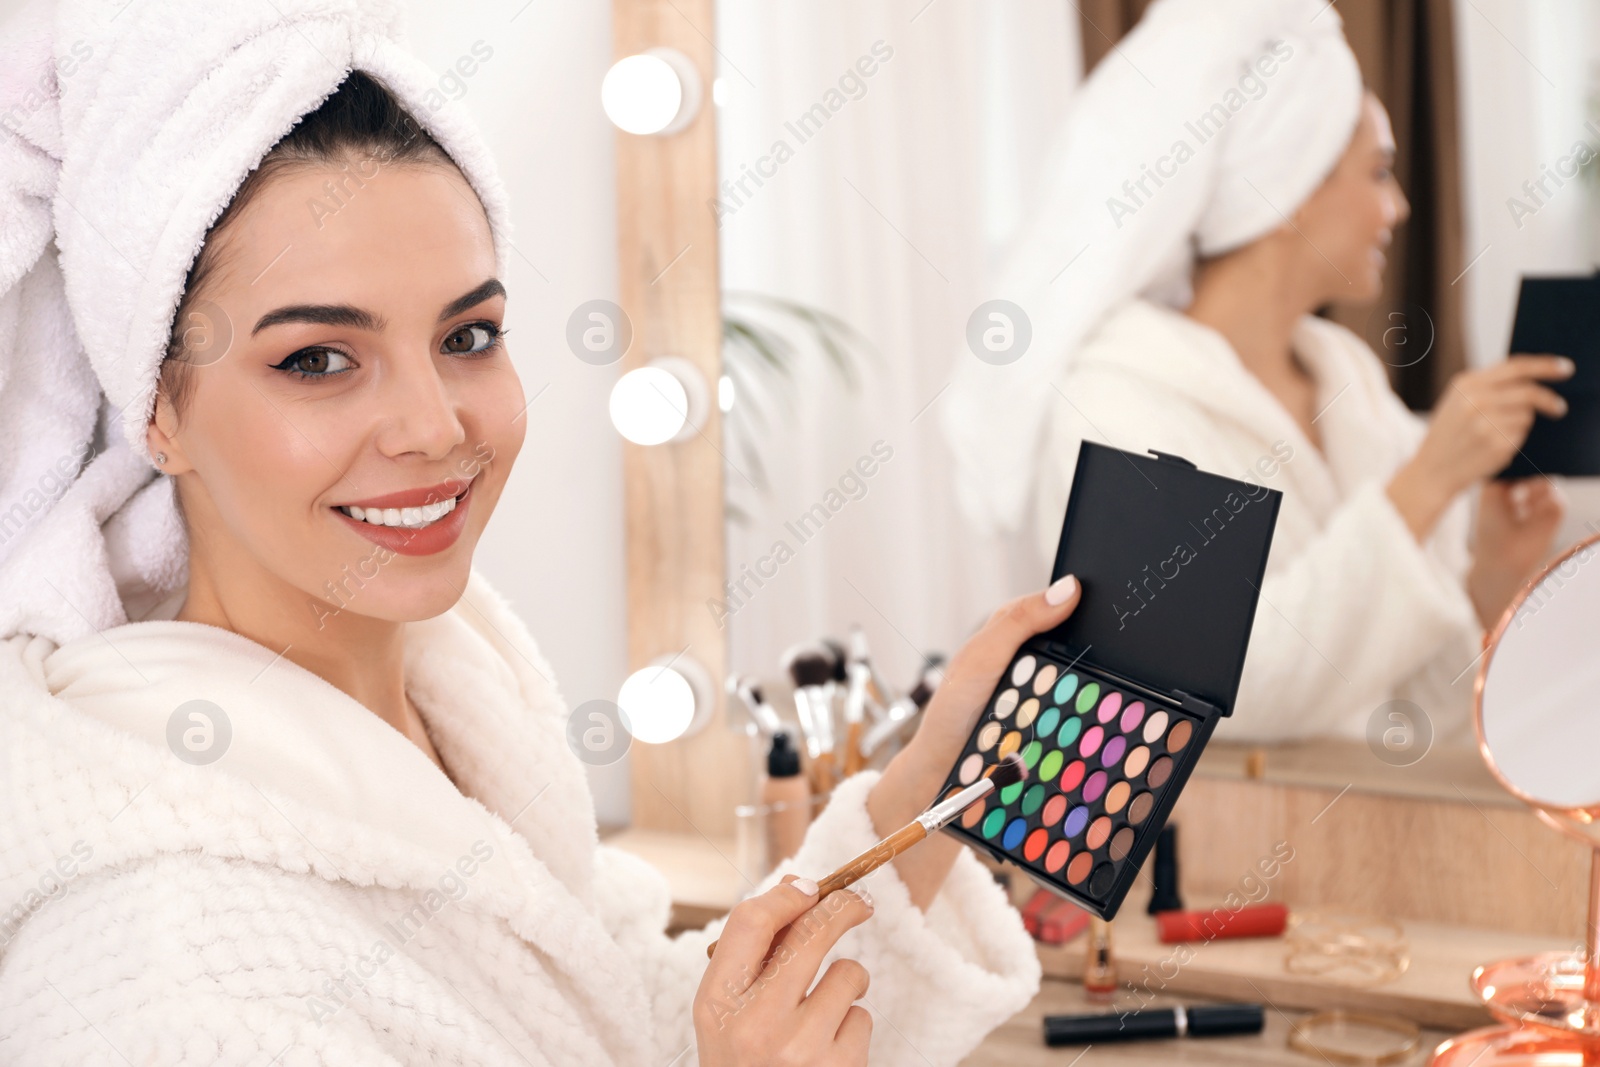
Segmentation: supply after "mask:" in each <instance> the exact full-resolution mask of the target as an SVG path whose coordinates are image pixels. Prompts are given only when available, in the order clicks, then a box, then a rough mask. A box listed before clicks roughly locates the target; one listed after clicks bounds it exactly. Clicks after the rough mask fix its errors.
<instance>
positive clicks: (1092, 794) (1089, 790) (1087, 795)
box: [1083, 771, 1106, 803]
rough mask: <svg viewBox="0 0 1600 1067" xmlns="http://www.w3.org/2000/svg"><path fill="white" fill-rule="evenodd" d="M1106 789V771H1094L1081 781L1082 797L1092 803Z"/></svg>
mask: <svg viewBox="0 0 1600 1067" xmlns="http://www.w3.org/2000/svg"><path fill="white" fill-rule="evenodd" d="M1105 791H1106V772H1105V771H1095V772H1094V773H1093V774H1091V775H1089V780H1088V781H1087V782H1084V783H1083V799H1084V800H1087V801H1089V802H1090V803H1093V802H1094V801H1096V800H1099V799H1100V798H1101V796H1103V795H1104V794H1105Z"/></svg>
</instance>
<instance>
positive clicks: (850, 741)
mask: <svg viewBox="0 0 1600 1067" xmlns="http://www.w3.org/2000/svg"><path fill="white" fill-rule="evenodd" d="M865 765H866V760H864V759H862V758H861V723H858V722H853V723H850V724H849V725H848V726H846V727H845V728H844V776H845V777H846V778H848V777H850V776H851V775H852V774H855V773H856V772H857V771H859V770H861V768H862V767H864V766H865Z"/></svg>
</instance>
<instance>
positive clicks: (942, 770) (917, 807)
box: [867, 574, 1080, 910]
mask: <svg viewBox="0 0 1600 1067" xmlns="http://www.w3.org/2000/svg"><path fill="white" fill-rule="evenodd" d="M1079 593H1080V589H1079V586H1078V580H1077V579H1076V578H1074V577H1073V576H1072V575H1070V574H1069V575H1067V576H1066V577H1065V578H1062V579H1061V580H1060V581H1058V582H1056V583H1055V584H1054V585H1052V586H1051V587H1050V588H1049V589H1046V590H1044V591H1042V592H1038V593H1030V594H1029V595H1027V596H1024V597H1018V598H1017V599H1016V600H1013V601H1011V602H1010V603H1009V604H1006V605H1004V606H1003V607H1001V608H1000V610H998V611H996V612H995V613H994V614H993V615H991V616H989V621H988V622H986V623H985V624H984V625H983V628H982V629H981V630H979V631H978V632H977V633H976V634H974V635H973V636H972V638H971V639H970V640H968V641H967V643H966V644H964V645H962V646H961V650H960V651H959V652H957V653H956V654H955V656H954V657H953V658H952V659H951V660H950V662H949V663H948V664H946V666H945V668H944V680H943V681H941V682H940V683H939V688H938V689H937V690H935V691H934V694H933V699H932V700H930V701H929V702H928V706H927V707H926V708H924V709H923V712H922V722H921V723H919V724H918V726H917V732H916V734H915V736H913V737H912V739H911V741H910V743H909V744H907V745H906V747H905V748H904V749H902V750H901V751H900V752H899V753H898V754H896V756H895V757H894V759H893V760H891V761H890V762H889V766H888V767H886V768H885V769H884V772H883V776H882V777H881V778H879V779H878V784H877V785H875V786H873V787H872V793H871V795H869V796H868V797H867V811H868V812H869V813H870V814H871V815H872V825H873V827H874V828H875V829H876V830H877V831H878V833H879V834H881V835H887V834H891V833H893V832H894V831H896V830H898V829H900V827H902V826H904V825H905V824H906V823H908V822H910V821H911V820H912V819H915V818H916V817H917V816H918V815H920V814H922V811H923V809H924V808H926V807H927V806H928V805H929V804H931V803H933V801H934V800H935V799H936V797H935V794H936V793H937V792H938V791H939V787H940V786H941V785H943V784H944V780H945V778H946V776H948V775H949V773H950V768H951V767H953V766H954V765H955V762H956V760H957V759H958V758H959V757H960V755H961V750H962V749H963V748H964V747H965V745H966V743H967V738H969V737H971V736H972V729H973V727H974V726H976V725H977V724H978V717H979V716H980V715H982V714H983V709H984V706H985V704H986V703H987V702H988V700H989V697H990V695H991V694H993V693H994V689H995V686H996V685H998V684H999V682H1000V675H1001V673H1002V672H1003V671H1004V670H1005V669H1006V668H1007V667H1009V666H1010V665H1011V660H1012V658H1013V657H1014V656H1015V655H1016V654H1017V649H1018V648H1019V647H1021V645H1022V643H1023V642H1024V641H1026V640H1027V639H1028V638H1030V637H1032V636H1033V635H1034V634H1037V633H1042V632H1044V631H1045V630H1049V629H1051V628H1053V627H1056V626H1059V625H1061V623H1063V622H1065V621H1066V619H1067V616H1069V615H1071V614H1072V612H1073V609H1074V608H1076V607H1077V606H1078V597H1079ZM960 848H961V845H960V844H959V843H957V842H956V841H954V840H953V839H951V838H949V837H947V836H945V835H943V834H941V835H937V836H936V837H934V838H931V839H929V840H928V841H925V842H924V843H922V844H920V845H918V846H917V847H916V848H914V849H911V850H909V851H907V852H904V853H902V854H900V855H899V856H896V857H895V860H894V865H895V872H896V873H897V874H899V876H900V880H901V881H902V882H904V883H905V885H906V888H907V890H909V891H910V894H911V901H912V903H914V904H915V905H916V906H917V907H919V908H922V909H924V910H926V909H927V907H928V905H929V904H930V903H932V901H933V898H934V896H935V895H936V894H937V893H938V892H939V887H940V886H941V885H943V884H944V879H945V875H947V874H949V873H950V865H951V864H953V863H954V862H955V859H956V856H957V854H958V853H959V850H960Z"/></svg>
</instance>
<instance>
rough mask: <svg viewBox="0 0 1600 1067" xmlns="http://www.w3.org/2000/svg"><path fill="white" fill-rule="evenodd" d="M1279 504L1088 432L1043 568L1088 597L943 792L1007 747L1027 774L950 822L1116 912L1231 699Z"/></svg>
mask: <svg viewBox="0 0 1600 1067" xmlns="http://www.w3.org/2000/svg"><path fill="white" fill-rule="evenodd" d="M1282 499H1283V494H1282V493H1280V492H1279V491H1277V490H1276V489H1268V488H1266V487H1265V486H1263V485H1260V484H1258V483H1255V482H1245V481H1239V480H1237V479H1234V478H1225V477H1222V476H1221V475H1216V474H1209V473H1206V472H1204V471H1200V470H1197V469H1196V468H1195V466H1194V464H1192V463H1190V462H1189V461H1188V460H1186V459H1182V458H1181V457H1178V456H1171V455H1167V454H1164V453H1159V452H1152V453H1151V454H1150V455H1140V454H1139V453H1136V452H1127V451H1123V450H1122V449H1118V448H1110V447H1107V446H1105V445H1100V444H1096V443H1094V442H1092V441H1085V442H1084V443H1083V446H1082V448H1081V450H1080V451H1079V453H1078V464H1077V469H1076V473H1075V474H1074V475H1073V479H1072V493H1071V496H1070V498H1069V499H1068V501H1067V513H1066V517H1065V518H1064V519H1063V521H1062V525H1061V541H1060V544H1059V546H1058V548H1057V550H1056V562H1055V569H1054V570H1053V572H1052V575H1051V577H1052V580H1054V579H1056V578H1060V577H1062V576H1063V575H1067V574H1073V575H1076V576H1077V578H1078V580H1079V582H1081V583H1082V585H1083V593H1082V599H1081V600H1080V601H1079V603H1078V607H1077V609H1076V610H1075V611H1074V612H1073V613H1072V615H1071V616H1070V617H1069V618H1068V619H1067V621H1066V622H1065V623H1063V624H1062V625H1060V626H1058V627H1056V628H1055V629H1054V630H1050V631H1048V632H1046V633H1043V634H1038V635H1036V636H1035V637H1033V638H1030V639H1029V640H1028V641H1027V642H1026V643H1024V644H1023V646H1022V647H1021V648H1020V649H1018V651H1017V655H1016V657H1015V658H1014V659H1013V660H1012V662H1011V665H1010V666H1009V667H1008V668H1007V669H1006V672H1005V674H1004V675H1003V676H1002V677H1001V679H1000V684H999V686H998V687H997V688H996V689H995V691H994V693H993V694H992V695H991V696H990V698H989V702H988V704H987V705H986V706H985V707H984V710H983V714H982V716H981V717H980V718H979V720H978V725H977V727H976V728H975V729H974V730H973V733H972V736H971V737H970V738H969V739H968V740H967V745H966V748H965V749H964V750H963V752H962V755H961V758H960V759H959V760H958V761H957V762H956V765H955V767H954V768H952V770H951V771H950V776H949V779H948V780H947V781H946V782H945V786H944V788H942V789H941V790H940V794H941V797H948V796H950V795H952V794H953V793H954V792H956V791H957V790H959V789H961V788H962V787H964V786H967V785H970V784H971V783H973V782H975V781H977V780H978V778H980V777H983V776H986V775H988V774H990V773H992V772H993V769H994V766H995V765H996V764H997V763H998V762H999V761H1000V760H1001V759H1004V758H1005V757H1006V756H1008V755H1010V754H1011V753H1013V752H1015V753H1019V754H1020V755H1021V756H1022V758H1023V760H1024V761H1025V762H1026V763H1027V765H1028V778H1027V780H1026V781H1024V782H1022V783H1020V784H1018V785H1013V786H1008V787H1006V788H1005V789H1002V790H1000V792H999V794H998V795H997V796H990V797H989V798H987V799H986V800H984V801H980V802H979V803H977V804H974V805H973V806H972V807H971V808H969V809H967V811H965V812H964V813H962V816H961V818H960V819H958V820H957V821H956V822H954V823H952V824H951V825H950V827H949V828H948V829H949V832H951V833H954V834H956V835H957V836H959V837H960V838H962V839H963V840H965V841H966V842H968V843H969V844H972V845H974V846H977V847H978V848H981V849H983V850H985V851H987V852H989V853H991V854H992V855H994V856H995V858H996V859H999V860H1002V861H1005V862H1008V863H1012V864H1014V865H1016V866H1018V867H1020V868H1022V870H1024V871H1026V872H1027V873H1028V874H1029V875H1030V876H1032V877H1033V878H1034V879H1035V880H1036V881H1038V882H1040V883H1041V884H1043V885H1044V886H1046V887H1047V888H1049V889H1051V890H1053V891H1055V892H1057V893H1059V894H1061V895H1062V896H1064V897H1066V898H1068V899H1069V900H1072V901H1073V902H1075V903H1077V904H1078V905H1080V906H1082V907H1083V908H1084V909H1085V910H1087V911H1089V912H1091V913H1092V914H1094V915H1097V916H1099V917H1100V918H1102V919H1110V918H1112V917H1113V916H1115V915H1116V913H1117V909H1118V908H1119V907H1120V906H1121V904H1122V900H1123V898H1124V897H1125V896H1126V895H1127V893H1128V890H1129V888H1131V887H1132V885H1133V882H1134V879H1135V878H1136V877H1137V876H1138V873H1139V867H1140V865H1141V864H1143V862H1144V859H1145V856H1146V855H1147V854H1149V852H1150V850H1151V848H1153V847H1154V846H1155V842H1156V838H1157V837H1158V836H1159V834H1160V832H1161V827H1162V826H1163V825H1164V824H1165V823H1166V821H1167V816H1168V815H1169V814H1170V813H1171V811H1172V807H1173V805H1174V804H1175V803H1176V802H1177V799H1178V794H1179V793H1180V792H1181V791H1182V789H1183V786H1184V783H1185V782H1187V781H1188V779H1189V773H1190V772H1191V771H1192V770H1193V769H1194V765H1195V763H1196V761H1197V760H1198V759H1199V757H1200V753H1201V751H1202V750H1203V749H1204V748H1205V745H1206V742H1207V741H1208V740H1210V738H1211V732H1212V730H1214V729H1215V728H1216V725H1217V723H1218V721H1219V720H1220V719H1222V718H1223V717H1225V716H1227V715H1229V714H1230V713H1231V712H1232V710H1233V701H1234V697H1235V696H1236V694H1237V693H1238V689H1239V675H1240V672H1241V671H1242V670H1243V668H1244V656H1245V650H1246V648H1247V647H1248V645H1249V642H1250V628H1251V624H1252V623H1253V622H1254V619H1255V611H1256V602H1257V600H1258V599H1259V597H1260V590H1261V576H1262V574H1263V572H1264V571H1265V570H1266V566H1267V552H1268V550H1269V549H1270V548H1271V545H1272V531H1273V528H1274V526H1275V525H1276V523H1277V518H1278V506H1279V504H1280V503H1281V502H1282Z"/></svg>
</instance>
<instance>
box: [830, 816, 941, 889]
mask: <svg viewBox="0 0 1600 1067" xmlns="http://www.w3.org/2000/svg"><path fill="white" fill-rule="evenodd" d="M927 836H928V831H927V830H925V829H923V826H922V824H921V823H920V822H913V823H907V824H906V825H905V826H902V827H901V828H900V829H898V830H896V831H895V832H894V833H892V834H890V835H889V836H888V837H886V838H884V839H883V840H882V841H879V842H878V843H877V844H876V845H873V846H872V847H871V848H869V849H867V850H866V851H865V852H863V853H862V854H861V855H859V856H857V857H856V858H855V859H853V860H851V861H850V862H849V863H847V864H845V865H844V866H843V867H840V868H839V869H838V870H837V871H834V872H833V873H832V874H830V875H828V877H826V878H824V879H823V880H822V881H820V882H818V883H817V888H818V892H817V900H818V901H819V902H820V901H821V900H822V898H823V897H825V896H827V895H828V894H829V893H837V892H838V891H839V890H841V889H845V888H847V887H849V886H850V885H851V884H853V883H855V882H859V881H860V880H861V879H863V878H865V877H866V876H867V875H869V874H871V873H872V872H873V871H875V870H877V869H878V868H879V867H882V866H883V865H884V864H885V863H888V862H889V861H890V860H892V859H894V858H895V857H896V856H898V855H900V853H902V852H904V851H905V850H906V849H908V848H910V847H911V846H912V845H914V844H916V843H917V842H918V841H921V840H922V839H923V838H925V837H927Z"/></svg>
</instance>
